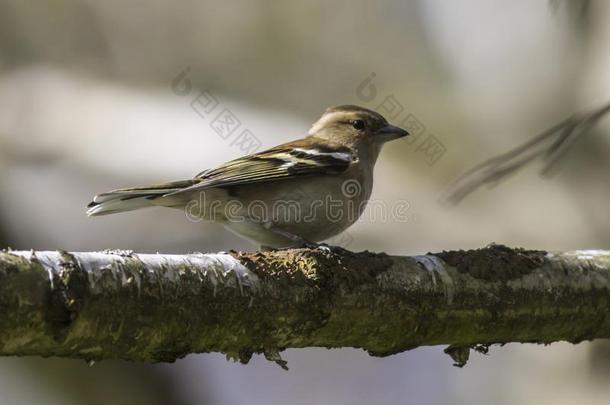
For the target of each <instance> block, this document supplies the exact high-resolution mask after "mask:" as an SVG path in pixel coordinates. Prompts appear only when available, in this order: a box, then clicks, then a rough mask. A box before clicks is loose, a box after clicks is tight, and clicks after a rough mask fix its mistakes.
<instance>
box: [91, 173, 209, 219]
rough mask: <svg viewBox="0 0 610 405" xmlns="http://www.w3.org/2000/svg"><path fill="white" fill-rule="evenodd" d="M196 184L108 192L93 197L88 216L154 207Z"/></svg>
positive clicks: (177, 184)
mask: <svg viewBox="0 0 610 405" xmlns="http://www.w3.org/2000/svg"><path fill="white" fill-rule="evenodd" d="M196 183H197V180H180V181H173V182H170V183H164V184H158V185H154V186H149V187H133V188H122V189H119V190H112V191H108V192H107V193H102V194H98V195H96V196H95V197H93V201H92V202H90V203H89V205H87V208H88V209H87V215H88V216H90V217H92V216H98V215H109V214H116V213H117V212H125V211H132V210H137V209H140V208H145V207H152V206H154V205H157V204H155V202H156V200H158V199H160V198H161V197H164V196H166V195H167V194H170V193H175V192H177V191H180V190H181V189H183V188H187V187H190V186H192V185H193V184H196Z"/></svg>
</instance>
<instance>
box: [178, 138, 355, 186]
mask: <svg viewBox="0 0 610 405" xmlns="http://www.w3.org/2000/svg"><path fill="white" fill-rule="evenodd" d="M352 156H353V155H352V153H351V151H350V150H349V149H348V148H345V147H341V146H332V145H325V146H324V147H320V146H316V147H313V146H311V141H310V140H308V139H307V138H306V139H304V140H301V141H297V142H292V143H289V144H284V145H279V146H276V147H275V148H272V149H269V150H266V151H263V152H260V153H256V154H253V155H249V156H245V157H242V158H239V159H235V160H232V161H230V162H227V163H225V164H223V165H221V166H218V167H216V168H213V169H209V170H206V171H203V172H201V173H199V174H198V175H197V176H195V178H194V180H197V181H198V183H196V184H194V185H193V186H191V187H187V188H184V189H181V190H178V191H176V192H175V193H171V194H177V193H182V192H192V191H198V190H205V189H208V188H212V187H219V188H222V187H232V186H237V185H242V184H252V183H262V182H269V181H277V180H286V179H292V178H296V177H300V176H311V175H315V174H321V175H333V174H334V175H336V174H339V173H342V172H343V171H345V170H346V169H347V168H348V167H349V165H350V163H351V162H352V161H353V158H352ZM171 194H170V195H171Z"/></svg>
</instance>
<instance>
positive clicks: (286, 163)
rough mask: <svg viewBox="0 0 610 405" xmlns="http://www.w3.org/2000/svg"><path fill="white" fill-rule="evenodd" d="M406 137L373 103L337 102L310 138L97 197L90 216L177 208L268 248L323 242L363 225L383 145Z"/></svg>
mask: <svg viewBox="0 0 610 405" xmlns="http://www.w3.org/2000/svg"><path fill="white" fill-rule="evenodd" d="M407 135H408V132H407V131H405V130H404V129H401V128H398V127H395V126H392V125H390V124H388V122H387V121H386V119H385V118H384V117H383V116H381V115H380V114H378V113H376V112H374V111H371V110H368V109H366V108H362V107H358V106H354V105H343V106H338V107H331V108H329V109H327V110H326V111H325V112H324V114H323V115H322V117H321V118H320V119H319V120H318V121H317V122H316V123H315V124H314V125H313V126H312V127H311V129H310V130H309V134H308V136H307V137H305V138H303V139H299V140H296V141H293V142H289V143H285V144H282V145H279V146H276V147H274V148H272V149H268V150H266V151H263V152H259V153H255V154H252V155H248V156H244V157H242V158H239V159H235V160H232V161H230V162H227V163H224V164H222V165H220V166H218V167H216V168H213V169H209V170H206V171H203V172H201V173H199V174H198V175H197V176H195V177H194V178H192V179H189V180H180V181H173V182H169V183H165V184H158V185H153V186H149V187H134V188H124V189H119V190H114V191H109V192H107V193H103V194H99V195H96V196H95V197H94V199H93V202H91V203H90V204H89V205H88V208H89V209H88V211H87V215H89V216H97V215H106V214H114V213H117V212H124V211H131V210H135V209H139V208H144V207H152V206H163V207H171V208H178V209H182V210H185V212H186V215H187V217H188V218H189V219H192V220H206V221H213V222H219V223H221V224H223V225H224V226H225V227H226V228H228V229H229V230H231V231H233V232H235V233H237V234H238V235H240V236H242V237H245V238H247V239H249V240H251V241H252V242H254V243H257V244H260V245H261V246H262V247H273V248H277V247H290V246H310V245H316V243H315V242H319V241H323V240H326V239H328V238H330V237H332V236H335V235H337V234H339V233H341V232H342V231H344V230H346V229H347V228H348V227H349V226H351V225H352V224H353V223H354V222H356V220H357V219H358V218H359V217H360V215H361V214H362V212H363V211H364V208H365V207H366V203H367V201H368V200H369V197H370V196H371V191H372V188H373V168H374V166H375V161H376V160H377V156H378V155H379V151H380V150H381V147H382V145H383V144H384V143H385V142H387V141H391V140H393V139H397V138H401V137H404V136H407Z"/></svg>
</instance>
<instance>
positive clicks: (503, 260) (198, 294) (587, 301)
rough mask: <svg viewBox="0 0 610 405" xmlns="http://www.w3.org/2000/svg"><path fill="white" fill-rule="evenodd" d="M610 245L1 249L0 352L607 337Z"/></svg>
mask: <svg viewBox="0 0 610 405" xmlns="http://www.w3.org/2000/svg"><path fill="white" fill-rule="evenodd" d="M609 287H610V251H576V252H566V253H548V252H543V251H528V250H523V249H510V248H507V247H505V246H501V245H490V246H488V247H486V248H484V249H479V250H470V251H454V252H443V253H436V254H427V255H422V256H413V257H398V256H388V255H385V254H374V253H369V252H362V253H351V252H347V251H334V250H333V251H331V252H329V251H327V250H323V249H292V250H281V251H272V252H254V253H237V252H230V253H218V254H199V253H198V254H189V255H162V254H134V253H133V252H127V251H104V252H92V253H68V252H33V251H32V252H18V251H3V252H1V253H0V355H18V356H19V355H37V356H59V357H71V358H83V359H86V360H100V359H110V358H121V359H126V360H137V361H150V362H154V361H173V360H175V359H177V358H180V357H183V356H185V355H187V354H189V353H200V352H223V353H225V354H227V356H229V357H232V358H235V359H239V360H241V361H243V362H247V361H248V359H249V358H250V357H251V355H252V354H253V353H264V354H265V355H266V356H267V358H269V359H271V360H274V361H277V362H278V363H280V364H283V362H282V361H281V358H280V357H279V354H278V353H279V351H281V350H283V349H285V348H300V347H310V346H317V347H328V348H331V347H359V348H363V349H365V350H366V351H368V352H369V353H370V354H372V355H381V356H385V355H390V354H394V353H398V352H402V351H404V350H408V349H412V348H414V347H417V346H421V345H450V347H449V348H448V349H447V352H448V353H449V354H451V355H452V357H453V358H454V359H455V360H456V362H458V363H459V364H463V363H464V362H465V360H466V359H467V357H468V356H467V355H468V350H469V349H468V348H477V349H479V350H483V349H484V348H486V347H487V346H488V345H490V344H494V343H507V342H535V343H550V342H555V341H569V342H580V341H582V340H589V339H595V338H610V317H608V310H609V308H610V288H609Z"/></svg>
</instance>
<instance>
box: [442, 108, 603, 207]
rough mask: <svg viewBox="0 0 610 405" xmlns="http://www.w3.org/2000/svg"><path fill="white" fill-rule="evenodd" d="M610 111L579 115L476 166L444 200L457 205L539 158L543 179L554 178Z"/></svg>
mask: <svg viewBox="0 0 610 405" xmlns="http://www.w3.org/2000/svg"><path fill="white" fill-rule="evenodd" d="M609 111H610V103H609V104H605V105H604V106H602V107H600V108H598V109H596V110H593V111H591V112H588V113H584V114H576V115H573V116H572V117H570V118H568V119H566V120H564V121H562V122H560V123H559V124H557V125H555V126H554V127H552V128H549V129H547V130H546V131H544V132H542V133H541V134H539V135H537V136H535V137H534V138H533V139H531V140H530V141H528V142H526V143H524V144H522V145H520V146H518V147H516V148H514V149H512V150H510V151H508V152H506V153H503V154H501V155H499V156H495V157H493V158H491V159H489V160H486V161H485V162H483V163H481V164H478V165H476V166H475V167H473V168H472V169H470V170H468V171H467V172H466V173H464V174H463V175H461V176H460V177H458V178H457V179H456V180H455V181H454V182H453V183H452V184H451V185H450V186H449V187H448V189H447V191H446V193H445V195H444V196H443V197H442V200H443V201H445V202H448V203H452V204H457V203H459V202H460V201H462V199H464V198H465V197H467V196H468V195H469V194H471V193H472V192H474V191H475V190H477V189H478V188H479V187H481V186H483V185H489V186H496V185H498V184H499V183H500V182H501V181H502V180H505V179H506V178H507V177H508V176H509V175H511V174H513V173H515V172H516V171H517V170H519V169H521V168H523V167H524V166H525V165H526V164H528V163H530V162H532V161H533V160H534V159H536V158H539V157H540V158H542V160H543V161H544V167H543V169H542V171H541V175H542V176H547V177H548V176H551V175H552V174H553V173H554V172H555V171H556V170H557V165H558V162H559V161H560V159H561V158H562V157H563V155H564V154H565V152H566V151H567V150H568V149H569V148H570V147H572V146H573V143H574V142H575V141H577V140H578V139H579V138H581V137H582V136H583V135H586V134H587V133H589V132H590V131H591V129H592V128H593V127H594V126H595V125H596V124H597V123H598V122H599V120H600V119H602V118H603V117H604V116H605V115H606V114H607V113H608V112H609Z"/></svg>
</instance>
